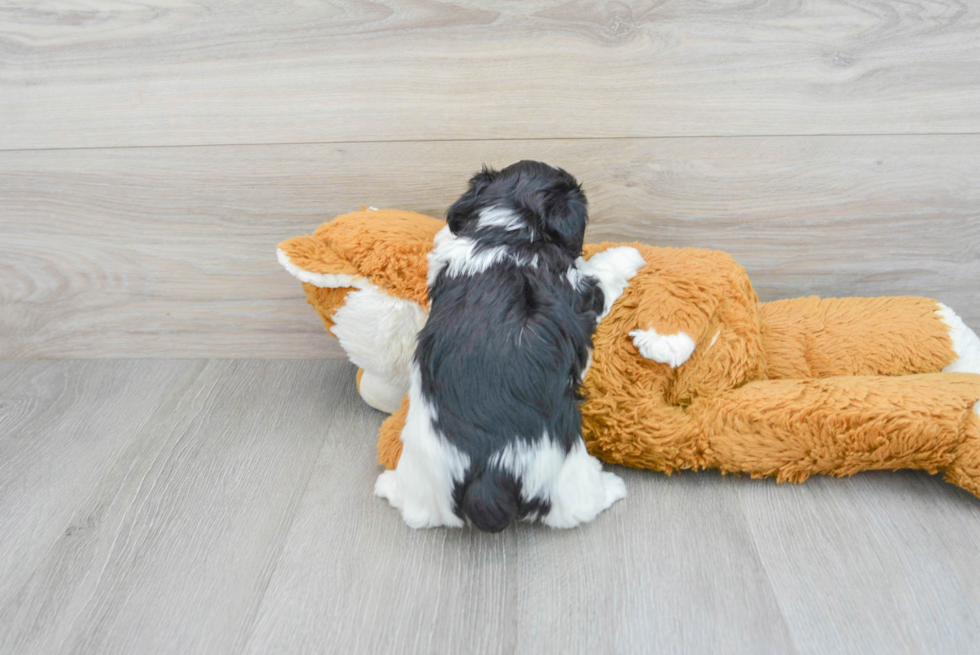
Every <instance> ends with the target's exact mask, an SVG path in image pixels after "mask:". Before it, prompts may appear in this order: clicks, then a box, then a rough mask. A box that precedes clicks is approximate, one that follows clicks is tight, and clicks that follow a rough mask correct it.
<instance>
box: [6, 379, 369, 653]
mask: <svg viewBox="0 0 980 655" xmlns="http://www.w3.org/2000/svg"><path fill="white" fill-rule="evenodd" d="M105 365H106V366H111V365H112V363H106V364H105ZM75 366H76V367H77V365H75ZM116 366H117V367H120V366H121V364H116ZM167 366H172V364H169V363H165V362H160V363H157V364H156V365H155V367H156V368H157V369H159V370H160V371H161V372H162V371H163V370H165V369H166V367H167ZM196 367H197V370H196V371H195V373H196V374H197V375H195V376H193V377H192V378H190V379H185V380H182V381H180V382H179V383H178V384H175V385H174V386H173V388H172V393H171V394H170V395H169V396H168V398H167V399H166V400H165V401H164V402H163V403H162V404H161V405H160V408H159V410H158V411H157V412H156V413H155V414H154V415H153V416H152V417H151V418H150V420H148V421H147V422H146V424H145V425H144V426H143V427H142V428H141V429H140V430H139V431H138V433H136V434H133V433H130V434H131V436H132V437H135V438H133V439H132V444H131V446H130V447H129V448H128V449H127V450H126V451H125V453H123V454H122V456H121V457H120V459H119V462H118V464H117V465H116V467H115V468H114V469H113V470H112V471H111V472H109V473H108V474H107V475H106V476H105V477H104V478H103V479H102V480H101V481H100V482H99V483H98V484H97V485H93V488H92V489H91V496H90V497H88V499H87V500H86V501H85V503H84V504H83V505H81V506H80V507H78V509H77V511H76V512H75V514H74V516H73V518H72V520H71V523H70V526H71V527H69V529H68V530H66V531H65V532H64V534H63V535H61V536H60V538H58V539H57V541H55V542H54V544H53V545H51V546H48V547H45V548H44V549H41V550H40V553H41V554H43V555H44V558H43V561H42V562H41V563H40V564H39V565H38V566H37V568H36V570H35V571H34V573H33V575H32V576H31V578H30V579H29V580H28V581H27V583H26V584H25V585H23V586H22V588H20V590H19V591H18V592H17V594H16V595H13V596H12V597H8V600H7V602H6V603H4V605H3V606H2V609H0V644H2V647H0V650H2V651H3V652H9V653H15V652H18V653H27V652H31V653H46V652H66V653H94V652H99V653H153V652H166V653H175V652H179V653H192V652H203V653H222V652H232V650H233V649H235V648H236V643H238V642H239V641H240V640H241V639H242V637H243V634H244V631H245V628H246V627H247V626H248V625H249V623H250V621H251V619H252V617H253V616H254V613H255V611H256V608H257V607H258V603H259V601H260V600H261V598H262V595H263V593H264V591H265V587H266V584H267V581H268V578H269V576H270V575H271V573H272V571H273V569H274V568H275V564H276V561H277V559H278V556H279V552H280V549H281V545H282V542H283V540H284V539H285V537H286V535H287V534H288V532H289V529H290V525H291V522H292V519H293V516H294V514H295V510H296V508H297V507H298V503H299V501H300V499H301V498H302V497H303V494H304V492H305V490H306V484H307V481H308V480H309V477H310V473H311V471H312V468H313V464H314V461H315V458H316V454H317V452H318V451H319V450H320V445H321V443H322V441H323V435H324V430H325V429H326V428H327V427H328V426H329V425H330V423H331V421H332V412H333V407H334V405H335V403H336V399H337V398H338V397H346V396H350V395H352V394H353V393H355V392H354V391H353V387H354V380H353V375H352V371H351V370H350V366H349V365H347V364H345V363H342V362H316V361H312V362H297V361H289V362H282V361H280V362H275V361H235V362H211V363H208V364H207V365H206V366H204V365H203V363H200V364H196ZM146 377H147V378H152V377H153V376H152V375H147V376H146ZM107 399H109V400H111V399H112V398H111V397H109V396H107ZM117 402H119V401H117ZM121 409H122V408H121V407H114V408H112V410H111V411H109V412H107V413H109V414H110V415H111V414H112V413H113V412H118V411H120V410H121ZM62 529H63V528H62ZM45 551H46V552H45Z"/></svg>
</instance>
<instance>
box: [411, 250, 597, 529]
mask: <svg viewBox="0 0 980 655" xmlns="http://www.w3.org/2000/svg"><path fill="white" fill-rule="evenodd" d="M565 273H567V271H565ZM565 273H562V272H560V271H557V270H549V269H548V268H547V267H536V268H533V269H529V268H528V267H523V266H519V265H517V264H514V263H509V262H503V263H500V264H496V265H494V266H491V267H490V268H488V269H487V270H485V271H483V272H480V273H478V274H475V275H469V276H465V277H460V278H455V279H452V280H442V281H439V282H437V283H436V284H434V285H433V287H432V289H431V293H430V315H429V320H428V322H427V323H426V326H425V327H424V328H423V330H422V331H421V333H420V334H419V346H418V349H417V351H416V365H417V366H418V368H419V372H420V379H421V385H422V393H423V394H424V396H425V397H426V398H427V400H428V402H429V403H431V405H432V407H433V408H434V418H433V421H434V429H435V430H436V432H438V433H439V434H441V435H442V436H443V438H445V439H446V441H447V442H449V443H450V444H451V445H452V446H454V447H455V448H456V449H458V450H459V451H461V452H462V453H464V454H465V455H466V456H467V457H468V458H469V461H470V467H469V470H468V472H467V474H466V475H465V477H464V478H463V479H462V480H461V481H457V482H456V485H455V487H454V490H453V497H454V500H455V505H456V510H457V512H458V513H459V514H460V515H461V516H462V517H463V518H466V519H469V520H470V521H472V522H473V523H474V524H475V525H476V526H477V527H479V528H480V529H482V530H487V531H498V530H502V529H503V528H505V527H506V526H507V525H508V524H509V523H510V522H511V521H512V520H513V519H515V518H525V517H529V516H537V515H544V514H546V513H547V511H548V509H549V507H548V500H547V498H546V497H541V494H540V492H541V491H542V489H540V488H534V487H535V486H536V485H537V486H541V483H539V480H543V478H546V477H547V476H548V475H550V474H552V473H553V471H551V469H553V468H554V467H555V466H558V467H560V465H561V463H562V462H563V461H564V458H565V457H566V456H567V455H568V453H569V451H570V450H571V448H572V446H573V445H574V443H575V441H576V440H580V439H581V436H580V435H581V418H580V415H579V413H578V408H577V401H578V396H577V387H578V384H579V382H580V378H581V374H582V371H583V368H584V366H585V364H586V362H587V359H588V351H589V346H590V340H591V330H592V327H593V325H594V315H589V314H583V313H582V312H581V311H580V308H578V307H576V304H577V303H576V300H577V294H576V291H575V289H573V288H572V286H571V284H570V282H569V281H568V277H567V275H566V274H565Z"/></svg>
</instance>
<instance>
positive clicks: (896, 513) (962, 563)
mask: <svg viewBox="0 0 980 655" xmlns="http://www.w3.org/2000/svg"><path fill="white" fill-rule="evenodd" d="M735 495H736V496H737V498H738V501H739V503H740V505H741V507H742V510H743V512H744V515H745V518H746V520H747V521H748V525H749V528H750V530H751V532H752V534H753V536H754V538H755V543H756V544H757V545H758V549H759V556H760V558H761V559H762V561H763V562H764V563H765V570H766V574H767V576H768V578H769V580H770V582H771V584H772V588H773V593H774V594H775V597H776V599H777V600H778V602H779V607H780V610H781V612H782V615H783V616H784V617H785V620H786V624H787V625H788V627H789V630H790V631H791V633H792V634H793V636H794V641H795V643H796V644H797V647H798V649H799V652H800V653H812V654H814V655H817V654H823V653H869V652H878V653H970V652H974V651H976V650H977V644H978V643H980V580H978V578H977V574H976V571H977V558H978V556H980V546H978V544H980V503H978V502H977V499H976V498H975V497H973V496H971V495H970V494H968V493H966V492H964V491H963V490H961V489H958V488H956V487H953V486H952V485H948V484H946V483H944V482H943V481H942V480H941V478H939V477H938V476H937V477H930V476H928V475H926V474H924V473H913V472H901V473H868V474H862V475H858V476H855V477H853V478H850V479H846V480H836V479H829V478H814V479H813V480H811V481H808V482H807V483H806V484H805V485H803V486H800V487H792V486H788V485H775V484H772V483H771V482H761V481H749V480H740V481H739V485H738V487H737V490H735Z"/></svg>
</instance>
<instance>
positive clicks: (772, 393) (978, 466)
mask: <svg viewBox="0 0 980 655" xmlns="http://www.w3.org/2000/svg"><path fill="white" fill-rule="evenodd" d="M978 401H980V375H973V374H963V373H936V374H923V375H908V376H899V377H881V376H855V377H840V378H825V379H817V380H767V381H762V382H752V383H749V384H747V385H745V386H744V387H742V388H740V389H737V390H735V391H732V392H729V393H726V394H722V395H719V396H717V397H715V398H709V399H700V400H698V401H697V402H696V403H695V404H693V405H692V406H691V407H690V408H689V410H688V413H689V414H691V415H692V418H694V419H695V421H696V424H697V425H698V426H699V429H701V430H703V431H704V433H705V444H706V445H705V446H704V453H703V457H704V465H705V466H708V467H712V468H720V469H722V470H724V471H730V472H742V473H749V474H750V475H752V476H753V477H762V476H767V477H768V476H772V477H775V478H776V479H777V480H780V481H784V480H785V481H792V482H800V481H802V480H805V479H806V478H807V477H809V476H810V475H813V474H825V475H836V476H845V475H851V474H854V473H857V472H859V471H865V470H871V469H892V470H894V469H903V468H908V469H920V470H925V471H929V472H931V473H937V472H944V473H946V476H947V479H948V480H949V481H951V482H953V483H954V484H957V485H959V486H961V487H963V488H964V489H967V490H968V491H970V492H971V493H974V494H977V495H980V417H978V416H977V414H976V409H975V408H976V406H977V402H978Z"/></svg>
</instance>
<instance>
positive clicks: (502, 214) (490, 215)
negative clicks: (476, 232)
mask: <svg viewBox="0 0 980 655" xmlns="http://www.w3.org/2000/svg"><path fill="white" fill-rule="evenodd" d="M476 226H477V228H478V229H479V228H483V227H500V228H503V229H505V230H512V231H513V230H520V229H522V228H523V227H524V221H523V220H522V219H521V217H520V216H518V215H517V213H516V212H514V211H511V210H510V209H505V208H504V207H489V208H487V209H484V210H482V211H481V212H480V218H479V219H478V220H477V222H476Z"/></svg>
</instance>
